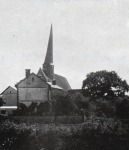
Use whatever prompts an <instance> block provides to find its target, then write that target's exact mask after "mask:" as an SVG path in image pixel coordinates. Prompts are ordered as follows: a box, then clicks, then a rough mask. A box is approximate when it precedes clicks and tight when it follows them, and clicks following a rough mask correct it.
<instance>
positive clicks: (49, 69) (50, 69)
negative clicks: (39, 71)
mask: <svg viewBox="0 0 129 150" xmlns="http://www.w3.org/2000/svg"><path fill="white" fill-rule="evenodd" d="M43 71H44V73H45V74H46V75H47V76H48V77H49V78H50V79H51V80H53V78H54V65H53V31H52V25H51V30H50V36H49V41H48V47H47V53H46V57H45V61H44V63H43Z"/></svg>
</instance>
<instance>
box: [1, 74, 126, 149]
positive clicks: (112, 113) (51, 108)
mask: <svg viewBox="0 0 129 150" xmlns="http://www.w3.org/2000/svg"><path fill="white" fill-rule="evenodd" d="M128 89H129V86H128V84H127V82H126V81H125V80H122V79H121V78H120V77H119V76H118V75H117V73H115V72H114V71H111V72H108V71H98V72H94V73H93V72H92V73H90V74H88V75H87V77H86V79H85V80H84V81H83V85H82V92H75V93H73V94H72V93H66V92H65V93H63V92H53V93H52V97H51V100H50V101H49V102H44V103H32V104H31V105H30V106H29V107H26V106H25V105H24V104H20V109H19V110H18V111H16V112H15V115H18V117H19V116H29V117H31V116H32V117H34V116H39V115H40V116H48V117H49V116H54V117H55V120H54V122H57V120H58V119H57V117H59V116H60V117H62V116H65V117H66V120H68V119H67V117H68V116H80V115H81V116H82V117H83V119H82V123H80V124H77V122H76V121H75V120H73V121H72V123H73V124H67V125H63V124H59V123H58V124H54V122H52V124H49V125H43V124H42V123H40V122H39V123H37V124H35V123H34V124H35V126H34V125H33V123H20V122H17V120H15V121H14V120H8V121H7V120H6V119H4V120H3V121H1V123H0V135H2V136H0V149H1V150H8V149H9V150H40V149H42V150H127V149H129V96H128V95H126V92H128ZM66 122H67V121H66ZM49 123H50V122H49ZM60 123H62V122H60Z"/></svg>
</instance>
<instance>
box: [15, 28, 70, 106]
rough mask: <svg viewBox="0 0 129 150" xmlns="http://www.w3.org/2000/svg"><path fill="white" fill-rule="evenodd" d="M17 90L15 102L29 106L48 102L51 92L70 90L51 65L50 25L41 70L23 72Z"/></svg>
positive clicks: (51, 31)
mask: <svg viewBox="0 0 129 150" xmlns="http://www.w3.org/2000/svg"><path fill="white" fill-rule="evenodd" d="M15 87H16V88H17V101H18V103H23V104H25V105H26V106H29V105H30V104H31V103H32V102H39V103H40V102H45V101H49V99H50V95H51V91H52V90H59V91H60V90H62V91H68V90H70V89H71V87H70V84H69V83H68V81H67V79H66V78H65V77H63V76H61V75H58V74H56V73H55V72H54V65H53V29H52V25H51V29H50V35H49V40H48V47H47V52H46V57H45V60H44V63H43V65H42V68H39V71H38V73H37V74H35V73H31V70H30V69H26V70H25V78H24V79H22V80H21V81H19V82H18V83H17V84H16V85H15Z"/></svg>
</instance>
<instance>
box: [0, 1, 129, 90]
mask: <svg viewBox="0 0 129 150" xmlns="http://www.w3.org/2000/svg"><path fill="white" fill-rule="evenodd" d="M51 23H52V25H53V43H54V44H53V49H54V66H55V73H57V74H60V75H62V76H65V77H66V78H67V79H68V81H69V83H70V85H71V87H72V88H73V89H77V88H81V87H82V82H83V80H84V79H85V78H86V75H87V74H88V73H90V72H95V71H100V70H107V71H116V72H117V73H118V75H119V76H120V77H121V78H122V79H125V80H126V81H127V82H128V83H129V1H128V0H11V1H10V0H0V92H2V91H3V90H4V89H5V88H6V87H7V86H9V85H10V86H12V87H15V84H16V83H17V82H19V81H20V80H22V79H23V78H24V77H25V69H31V72H34V73H37V72H38V69H39V68H40V67H42V64H43V62H44V58H45V55H46V50H47V44H48V38H49V33H50V26H51Z"/></svg>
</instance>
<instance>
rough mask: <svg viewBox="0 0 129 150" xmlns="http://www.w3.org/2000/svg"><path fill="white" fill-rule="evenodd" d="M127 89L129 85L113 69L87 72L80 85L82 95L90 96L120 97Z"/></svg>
mask: <svg viewBox="0 0 129 150" xmlns="http://www.w3.org/2000/svg"><path fill="white" fill-rule="evenodd" d="M128 90H129V85H128V84H127V82H126V81H125V80H122V79H121V78H120V77H119V76H118V75H117V73H116V72H115V71H106V70H103V71H97V72H91V73H89V74H88V75H87V76H86V79H85V80H84V81H83V85H82V92H83V95H84V96H89V97H91V98H99V97H105V98H112V97H116V96H121V97H122V96H124V95H125V92H128Z"/></svg>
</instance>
